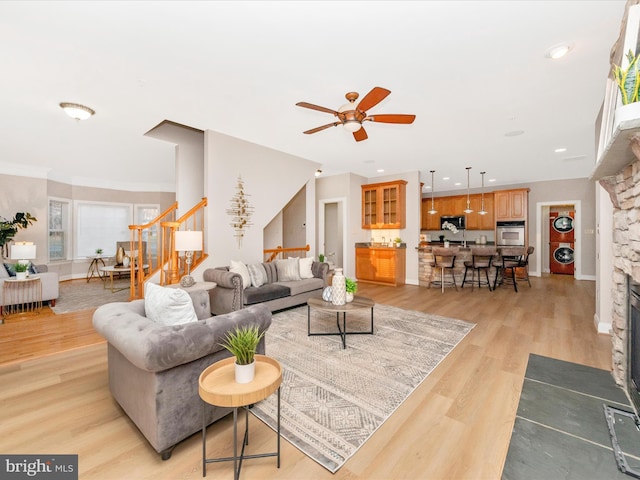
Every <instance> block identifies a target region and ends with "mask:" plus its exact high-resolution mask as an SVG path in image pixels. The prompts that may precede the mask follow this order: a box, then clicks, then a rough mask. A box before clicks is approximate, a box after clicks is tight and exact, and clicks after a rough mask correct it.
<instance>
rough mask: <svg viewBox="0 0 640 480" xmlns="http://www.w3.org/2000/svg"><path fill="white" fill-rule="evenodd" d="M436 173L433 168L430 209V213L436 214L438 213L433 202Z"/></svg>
mask: <svg viewBox="0 0 640 480" xmlns="http://www.w3.org/2000/svg"><path fill="white" fill-rule="evenodd" d="M434 173H436V171H435V170H431V210H429V215H435V214H436V213H438V211H437V210H436V208H435V206H434V204H433V188H434V187H433V174H434Z"/></svg>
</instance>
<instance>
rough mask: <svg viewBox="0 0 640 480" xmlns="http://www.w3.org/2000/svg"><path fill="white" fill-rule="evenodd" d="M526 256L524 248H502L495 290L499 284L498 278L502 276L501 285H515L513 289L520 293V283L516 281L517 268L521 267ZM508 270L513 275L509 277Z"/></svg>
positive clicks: (494, 284) (494, 282)
mask: <svg viewBox="0 0 640 480" xmlns="http://www.w3.org/2000/svg"><path fill="white" fill-rule="evenodd" d="M523 255H524V247H502V248H501V249H500V261H499V263H498V265H496V267H497V268H496V278H495V279H494V281H493V289H494V290H495V289H496V285H497V284H498V276H499V275H500V276H501V282H500V283H508V282H511V283H513V289H514V290H515V291H516V293H518V282H517V280H516V268H518V267H520V261H521V260H522V256H523ZM507 270H508V271H510V272H511V275H510V276H509V277H507V273H506V272H507Z"/></svg>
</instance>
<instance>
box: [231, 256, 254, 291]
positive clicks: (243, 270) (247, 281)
mask: <svg viewBox="0 0 640 480" xmlns="http://www.w3.org/2000/svg"><path fill="white" fill-rule="evenodd" d="M229 271H230V272H232V273H237V274H239V275H240V276H241V277H242V287H243V288H248V287H250V286H251V275H249V269H248V268H247V266H246V265H245V264H244V262H241V261H239V260H231V264H230V267H229Z"/></svg>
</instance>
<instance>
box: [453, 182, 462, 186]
mask: <svg viewBox="0 0 640 480" xmlns="http://www.w3.org/2000/svg"><path fill="white" fill-rule="evenodd" d="M454 185H455V186H456V187H457V186H458V185H462V183H460V182H456V183H454Z"/></svg>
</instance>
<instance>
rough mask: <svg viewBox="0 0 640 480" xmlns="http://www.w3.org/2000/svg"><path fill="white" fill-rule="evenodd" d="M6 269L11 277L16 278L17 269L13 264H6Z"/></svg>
mask: <svg viewBox="0 0 640 480" xmlns="http://www.w3.org/2000/svg"><path fill="white" fill-rule="evenodd" d="M4 268H5V269H6V270H7V273H8V274H9V276H10V277H15V276H16V269H15V268H14V266H13V263H5V264H4Z"/></svg>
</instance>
